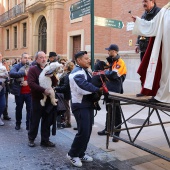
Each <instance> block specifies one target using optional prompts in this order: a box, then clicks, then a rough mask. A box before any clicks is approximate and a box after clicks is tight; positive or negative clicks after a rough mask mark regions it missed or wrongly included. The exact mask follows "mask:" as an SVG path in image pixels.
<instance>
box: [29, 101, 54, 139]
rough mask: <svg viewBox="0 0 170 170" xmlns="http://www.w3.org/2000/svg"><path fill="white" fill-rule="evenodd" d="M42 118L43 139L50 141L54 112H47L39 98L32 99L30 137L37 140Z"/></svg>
mask: <svg viewBox="0 0 170 170" xmlns="http://www.w3.org/2000/svg"><path fill="white" fill-rule="evenodd" d="M40 120H41V141H49V137H50V126H51V124H52V122H53V114H50V113H47V112H46V111H45V107H42V106H41V104H40V101H39V100H32V107H31V115H30V126H29V131H28V138H29V139H30V140H35V138H36V137H37V134H38V127H39V123H40Z"/></svg>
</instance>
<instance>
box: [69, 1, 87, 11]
mask: <svg viewBox="0 0 170 170" xmlns="http://www.w3.org/2000/svg"><path fill="white" fill-rule="evenodd" d="M87 6H90V0H80V1H78V2H76V3H74V4H72V5H71V6H70V12H72V11H76V10H80V9H82V8H85V7H87Z"/></svg>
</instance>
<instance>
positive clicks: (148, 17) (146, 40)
mask: <svg viewBox="0 0 170 170" xmlns="http://www.w3.org/2000/svg"><path fill="white" fill-rule="evenodd" d="M160 10H161V8H159V7H157V6H156V5H155V6H154V7H153V8H152V10H151V11H149V12H146V11H145V12H144V13H143V15H142V17H141V18H142V19H145V20H147V21H150V20H152V19H153V18H154V17H155V16H156V15H157V13H158V12H159V11H160ZM148 43H149V37H145V38H144V39H143V38H141V36H138V38H137V42H136V44H138V45H139V49H140V51H141V52H145V51H146V49H147V46H148Z"/></svg>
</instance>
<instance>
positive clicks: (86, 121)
mask: <svg viewBox="0 0 170 170" xmlns="http://www.w3.org/2000/svg"><path fill="white" fill-rule="evenodd" d="M93 112H94V111H93V109H91V108H82V109H78V110H76V111H73V114H74V116H75V119H76V122H77V128H78V133H77V134H76V136H75V138H74V140H73V143H72V145H71V149H70V151H69V153H68V154H69V155H70V156H71V157H80V158H81V157H83V156H84V155H85V151H86V149H87V144H88V142H89V140H90V135H91V132H92V124H93V116H94V114H93Z"/></svg>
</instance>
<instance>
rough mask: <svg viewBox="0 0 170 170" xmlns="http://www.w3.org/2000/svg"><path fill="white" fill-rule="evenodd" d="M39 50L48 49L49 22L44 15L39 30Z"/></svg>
mask: <svg viewBox="0 0 170 170" xmlns="http://www.w3.org/2000/svg"><path fill="white" fill-rule="evenodd" d="M38 50H39V51H44V52H45V53H46V51H47V22H46V19H45V17H42V19H41V21H40V25H39V31H38Z"/></svg>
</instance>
